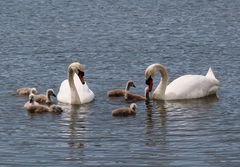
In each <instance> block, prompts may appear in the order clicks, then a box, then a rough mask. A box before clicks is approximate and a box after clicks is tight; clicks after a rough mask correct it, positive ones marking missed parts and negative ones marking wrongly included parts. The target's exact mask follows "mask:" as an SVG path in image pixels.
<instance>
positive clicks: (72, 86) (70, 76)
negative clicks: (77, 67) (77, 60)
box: [68, 68, 80, 104]
mask: <svg viewBox="0 0 240 167" xmlns="http://www.w3.org/2000/svg"><path fill="white" fill-rule="evenodd" d="M68 83H69V86H70V93H71V104H80V97H79V95H78V92H77V89H76V86H75V84H74V72H73V70H72V68H69V69H68Z"/></svg>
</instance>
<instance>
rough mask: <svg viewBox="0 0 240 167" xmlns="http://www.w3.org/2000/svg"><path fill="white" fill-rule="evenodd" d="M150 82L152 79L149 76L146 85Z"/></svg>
mask: <svg viewBox="0 0 240 167" xmlns="http://www.w3.org/2000/svg"><path fill="white" fill-rule="evenodd" d="M151 81H152V77H151V75H150V77H149V78H148V79H147V80H146V85H149V84H150V82H151Z"/></svg>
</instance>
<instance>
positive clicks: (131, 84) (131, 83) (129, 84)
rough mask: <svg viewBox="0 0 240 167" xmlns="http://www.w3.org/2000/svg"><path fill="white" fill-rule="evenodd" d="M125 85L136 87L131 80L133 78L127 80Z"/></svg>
mask: <svg viewBox="0 0 240 167" xmlns="http://www.w3.org/2000/svg"><path fill="white" fill-rule="evenodd" d="M127 85H128V86H129V87H134V88H135V87H136V86H135V84H134V82H133V80H129V81H128V82H127Z"/></svg>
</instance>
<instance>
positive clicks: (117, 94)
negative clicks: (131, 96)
mask: <svg viewBox="0 0 240 167" xmlns="http://www.w3.org/2000/svg"><path fill="white" fill-rule="evenodd" d="M131 87H134V88H135V87H136V86H135V84H134V82H133V81H132V80H129V81H128V82H127V84H126V88H125V89H115V90H110V91H108V92H107V96H108V97H122V96H124V94H125V93H126V92H129V90H130V88H131Z"/></svg>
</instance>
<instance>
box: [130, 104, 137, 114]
mask: <svg viewBox="0 0 240 167" xmlns="http://www.w3.org/2000/svg"><path fill="white" fill-rule="evenodd" d="M130 109H131V110H133V111H134V112H136V111H137V104H136V103H132V104H131V105H130Z"/></svg>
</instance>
